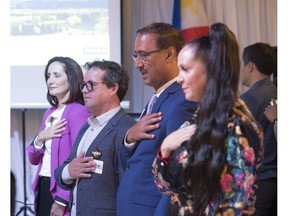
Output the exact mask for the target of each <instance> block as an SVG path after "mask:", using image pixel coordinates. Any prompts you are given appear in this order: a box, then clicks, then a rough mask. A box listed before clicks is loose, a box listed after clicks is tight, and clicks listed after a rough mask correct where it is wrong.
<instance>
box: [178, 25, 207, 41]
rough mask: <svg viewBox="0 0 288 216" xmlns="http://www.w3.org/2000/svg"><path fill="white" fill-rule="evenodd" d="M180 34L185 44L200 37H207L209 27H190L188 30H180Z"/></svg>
mask: <svg viewBox="0 0 288 216" xmlns="http://www.w3.org/2000/svg"><path fill="white" fill-rule="evenodd" d="M181 31H182V34H183V37H184V40H185V41H186V42H188V41H190V40H192V39H195V38H197V37H201V36H204V35H207V34H208V32H209V27H208V26H199V27H192V28H188V29H182V30H181Z"/></svg>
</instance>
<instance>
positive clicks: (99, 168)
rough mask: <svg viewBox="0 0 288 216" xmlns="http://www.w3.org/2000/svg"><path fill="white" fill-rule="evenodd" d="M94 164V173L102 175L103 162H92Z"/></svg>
mask: <svg viewBox="0 0 288 216" xmlns="http://www.w3.org/2000/svg"><path fill="white" fill-rule="evenodd" d="M94 161H95V163H96V169H95V171H94V172H95V173H98V174H102V173H103V165H104V162H103V161H100V160H94Z"/></svg>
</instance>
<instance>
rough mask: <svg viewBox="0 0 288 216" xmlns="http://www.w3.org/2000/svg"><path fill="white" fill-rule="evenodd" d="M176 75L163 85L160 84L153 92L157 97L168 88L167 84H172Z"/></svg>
mask: <svg viewBox="0 0 288 216" xmlns="http://www.w3.org/2000/svg"><path fill="white" fill-rule="evenodd" d="M176 80H177V77H175V78H174V79H172V80H170V81H168V82H167V83H165V84H164V85H162V86H161V87H160V88H159V89H158V90H157V91H156V92H155V94H156V95H157V97H159V96H160V94H161V93H162V92H163V91H164V90H165V89H166V88H168V86H170V85H172V83H174V82H176Z"/></svg>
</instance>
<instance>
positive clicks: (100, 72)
mask: <svg viewBox="0 0 288 216" xmlns="http://www.w3.org/2000/svg"><path fill="white" fill-rule="evenodd" d="M85 67H86V69H87V72H86V74H85V78H84V82H83V83H82V84H81V85H80V89H81V90H82V93H83V96H84V101H85V106H86V107H87V108H88V109H89V110H90V112H91V113H92V116H90V117H89V119H88V122H87V123H86V124H85V125H84V126H83V128H82V129H81V130H80V132H79V134H78V137H77V139H76V141H75V144H74V146H73V149H72V151H71V154H70V155H69V157H68V158H67V160H66V161H65V162H64V163H63V164H61V165H60V166H59V167H58V168H57V169H56V171H55V178H56V181H57V183H58V184H59V185H60V186H61V187H62V188H63V189H66V190H70V191H73V193H71V199H70V208H71V212H70V214H71V215H72V216H75V215H87V216H88V215H97V216H98V215H99V216H113V215H116V193H117V189H118V186H119V182H120V181H121V178H122V176H123V173H124V165H123V164H125V161H126V155H125V151H124V147H123V139H124V136H125V134H126V132H127V130H128V129H129V128H130V127H131V126H132V125H134V124H135V123H136V121H135V120H134V119H133V118H132V117H131V116H129V115H128V114H127V113H126V112H125V111H124V110H123V109H122V108H121V106H120V102H121V101H122V100H123V98H124V96H125V94H126V92H127V89H128V82H129V77H128V74H127V72H126V70H124V69H123V68H122V67H121V66H120V65H119V64H118V63H116V62H112V61H105V60H103V61H98V60H96V61H93V62H87V63H86V64H85Z"/></svg>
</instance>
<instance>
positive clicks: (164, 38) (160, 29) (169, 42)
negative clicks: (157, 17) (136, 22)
mask: <svg viewBox="0 0 288 216" xmlns="http://www.w3.org/2000/svg"><path fill="white" fill-rule="evenodd" d="M137 34H155V35H157V39H156V45H157V47H158V48H160V49H166V48H168V47H169V46H173V47H175V49H176V52H177V55H178V53H179V52H180V50H181V48H182V47H183V45H184V43H185V41H184V38H183V36H182V34H181V32H180V31H178V29H177V28H176V27H175V26H173V25H171V24H169V23H162V22H160V23H152V24H150V25H147V26H145V27H144V28H142V29H139V30H138V31H137Z"/></svg>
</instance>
